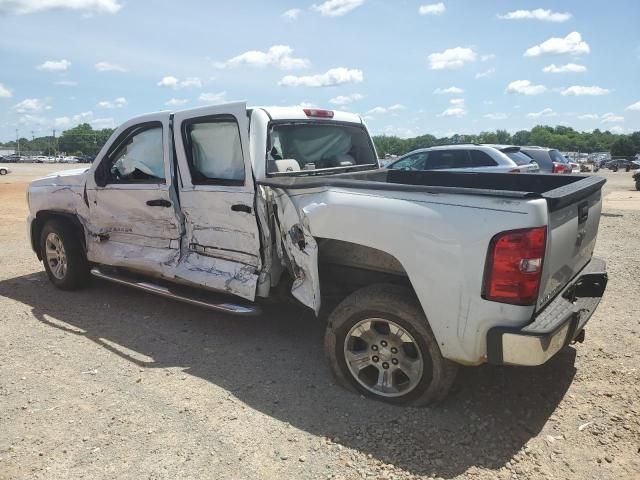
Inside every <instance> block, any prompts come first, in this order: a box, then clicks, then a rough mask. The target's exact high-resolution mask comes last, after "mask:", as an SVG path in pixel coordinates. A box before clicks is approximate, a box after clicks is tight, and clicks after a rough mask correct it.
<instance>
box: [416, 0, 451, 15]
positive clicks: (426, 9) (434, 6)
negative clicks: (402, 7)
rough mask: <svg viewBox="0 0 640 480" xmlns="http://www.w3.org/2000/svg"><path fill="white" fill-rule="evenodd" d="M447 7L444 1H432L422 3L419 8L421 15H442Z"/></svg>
mask: <svg viewBox="0 0 640 480" xmlns="http://www.w3.org/2000/svg"><path fill="white" fill-rule="evenodd" d="M446 9H447V8H446V7H445V6H444V3H442V2H439V3H431V4H427V5H420V8H418V13H419V14H420V15H442V14H443V13H444V12H445V10H446Z"/></svg>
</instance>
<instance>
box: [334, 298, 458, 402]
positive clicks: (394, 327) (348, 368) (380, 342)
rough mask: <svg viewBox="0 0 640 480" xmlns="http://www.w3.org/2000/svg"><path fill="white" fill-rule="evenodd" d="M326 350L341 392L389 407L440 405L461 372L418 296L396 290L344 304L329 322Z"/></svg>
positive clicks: (350, 299)
mask: <svg viewBox="0 0 640 480" xmlns="http://www.w3.org/2000/svg"><path fill="white" fill-rule="evenodd" d="M325 349H326V353H327V356H328V358H329V361H330V363H331V367H332V370H333V372H334V374H335V376H336V378H337V380H338V381H339V382H340V383H341V384H342V385H343V386H345V387H347V388H349V389H351V390H355V391H357V392H359V393H362V394H363V395H367V396H370V397H373V398H375V399H378V400H382V401H385V402H388V403H395V404H403V405H413V406H421V405H428V404H434V403H437V402H439V401H441V400H442V399H444V397H445V396H446V395H447V393H448V392H449V389H450V388H451V385H452V384H453V381H454V379H455V374H456V371H457V365H456V364H455V363H453V362H451V361H450V360H447V359H445V358H443V357H442V354H441V353H440V349H439V348H438V344H437V342H436V340H435V337H434V336H433V332H432V331H431V328H430V327H429V324H428V322H427V319H426V317H425V315H424V313H423V311H422V308H421V306H420V304H419V303H418V300H417V299H416V298H415V295H413V293H412V292H411V291H410V290H408V289H406V288H404V287H399V286H396V285H374V286H370V287H366V288H363V289H361V290H358V291H357V292H355V293H353V294H352V295H350V296H349V297H347V298H346V299H345V300H344V301H343V302H342V303H340V305H338V307H337V308H336V309H335V310H334V311H333V312H332V313H331V315H330V316H329V322H328V326H327V330H326V335H325Z"/></svg>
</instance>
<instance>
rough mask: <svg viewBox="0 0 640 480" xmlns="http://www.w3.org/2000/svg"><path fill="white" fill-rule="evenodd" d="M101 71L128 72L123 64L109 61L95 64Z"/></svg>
mask: <svg viewBox="0 0 640 480" xmlns="http://www.w3.org/2000/svg"><path fill="white" fill-rule="evenodd" d="M93 67H94V68H95V69H96V70H97V71H99V72H126V71H127V69H126V68H125V67H123V66H122V65H118V64H116V63H109V62H98V63H96V64H95V65H94V66H93Z"/></svg>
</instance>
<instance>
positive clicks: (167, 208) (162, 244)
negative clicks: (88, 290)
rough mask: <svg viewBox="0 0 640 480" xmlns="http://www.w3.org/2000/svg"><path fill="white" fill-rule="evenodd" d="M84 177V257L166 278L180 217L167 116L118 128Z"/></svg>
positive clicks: (177, 240)
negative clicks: (91, 169) (86, 207)
mask: <svg viewBox="0 0 640 480" xmlns="http://www.w3.org/2000/svg"><path fill="white" fill-rule="evenodd" d="M103 151H105V152H106V153H105V154H104V155H102V156H101V157H99V158H98V159H96V162H97V166H96V167H95V169H94V170H93V171H92V172H90V175H89V176H88V178H87V188H86V200H87V204H88V215H87V218H86V220H85V227H86V230H87V239H86V241H87V257H88V259H89V260H90V261H92V262H94V263H102V264H107V265H113V266H122V267H127V268H130V269H133V270H138V271H142V272H147V273H151V274H156V275H164V276H170V275H171V271H172V268H173V267H175V266H176V265H177V261H178V258H179V256H180V237H181V236H182V230H183V228H182V219H181V214H180V210H179V205H178V203H177V201H176V195H175V190H174V188H175V186H174V185H173V178H174V172H173V162H172V161H171V154H172V153H171V152H172V146H171V138H170V128H169V114H168V113H158V114H153V115H147V116H144V117H139V118H137V119H135V121H131V122H127V123H125V124H124V125H122V126H121V127H120V128H119V129H118V131H117V132H116V134H114V135H113V136H112V138H111V140H110V141H109V143H108V144H107V146H105V150H103Z"/></svg>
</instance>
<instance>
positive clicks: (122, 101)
mask: <svg viewBox="0 0 640 480" xmlns="http://www.w3.org/2000/svg"><path fill="white" fill-rule="evenodd" d="M128 103H129V102H127V99H126V98H124V97H118V98H116V99H115V100H113V101H110V100H103V101H102V102H98V107H99V108H122V107H124V106H126V105H127V104H128Z"/></svg>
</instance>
